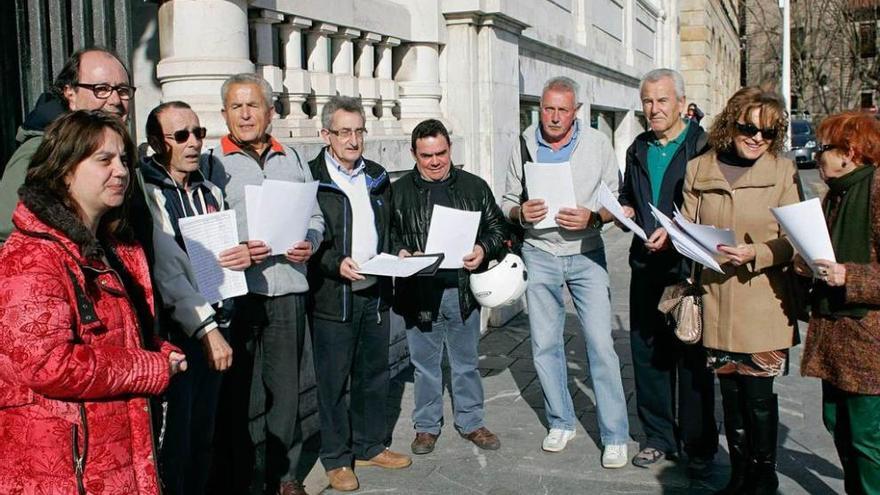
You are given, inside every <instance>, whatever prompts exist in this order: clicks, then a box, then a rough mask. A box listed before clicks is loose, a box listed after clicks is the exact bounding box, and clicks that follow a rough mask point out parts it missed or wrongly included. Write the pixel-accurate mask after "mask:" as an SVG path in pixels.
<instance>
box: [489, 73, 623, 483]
mask: <svg viewBox="0 0 880 495" xmlns="http://www.w3.org/2000/svg"><path fill="white" fill-rule="evenodd" d="M578 92H579V89H578V84H577V83H576V82H575V81H573V80H571V79H569V78H567V77H556V78H553V79H550V80H549V81H547V83H546V84H545V85H544V90H543V91H542V94H541V113H540V125H536V124H535V125H532V126H530V127H529V128H527V129H526V130H525V131H524V132H523V133H522V140H521V141H520V143H519V144H517V145H516V146H514V148H513V152H512V154H511V158H510V164H509V168H508V171H507V181H506V191H507V192H506V193H505V194H504V198H503V200H502V205H501V206H502V209H503V211H504V214H505V216H507V217H508V218H510V219H511V220H512V221H513V222H515V223H518V224H521V225H522V226H523V228H524V229H525V242H524V244H523V248H522V254H523V260H524V261H525V263H526V268H528V271H529V285H528V289H527V290H526V297H527V300H528V305H529V325H530V326H531V334H532V355H533V359H534V363H535V369H536V370H537V372H538V378H539V379H540V380H541V387H542V388H543V390H544V403H545V407H546V411H547V413H546V414H547V422H548V423H549V425H550V432H549V433H548V435H547V437H546V438H545V439H544V442H543V444H542V448H543V449H544V450H545V451H547V452H559V451H561V450H562V449H564V448H565V446H566V444H567V443H568V441H569V440H571V439H572V438H574V436H575V421H576V417H575V411H574V406H573V405H572V400H571V394H570V393H569V391H568V370H567V366H566V360H565V344H564V340H563V330H564V328H565V302H564V299H563V287H564V286H567V287H568V291H569V293H570V294H571V298H572V301H573V302H574V307H575V310H576V311H577V315H578V319H579V320H580V323H581V331H582V332H583V335H584V340H585V341H586V344H587V356H588V357H589V361H590V376H591V378H592V382H593V390H594V392H595V394H596V408H597V410H598V416H599V433H600V436H601V440H602V444H603V447H604V449H603V452H602V466H603V467H606V468H619V467H623V466H625V465H626V463H627V447H626V444H627V441H628V440H629V423H628V420H627V413H626V398H625V397H624V394H623V383H622V381H621V378H620V363H619V360H618V357H617V353H616V352H615V350H614V341H613V340H612V338H611V299H610V294H609V279H608V271H607V269H606V263H605V246H604V244H603V242H602V237H601V235H600V234H601V231H602V226H603V225H604V224H605V223H606V222H608V221H610V220H611V215H610V214H609V213H608V212H606V211H602V212H600V210H599V205H598V203H597V200H596V197H597V192H598V190H599V186H600V184H601V183H602V182H605V183H606V184H607V185H608V187H609V188H611V191H612V192H614V191H617V187H618V174H619V171H618V166H617V159H616V158H615V155H614V150H613V149H612V148H611V143H609V142H608V139H607V138H606V137H605V136H604V135H603V134H601V133H600V132H599V131H597V130H595V129H592V128H590V127H589V126H584V125H581V123H580V122H579V121H578V119H577V111H578V109H579V108H580V103H579V102H578ZM523 141H524V142H523ZM526 151H527V153H528V155H529V156H523V155H524V154H525V152H526ZM525 162H535V163H538V164H554V163H563V162H569V163H570V164H571V175H572V181H573V182H574V184H573V185H574V191H575V196H576V198H575V199H576V201H577V206H576V207H573V208H561V209H560V210H559V213H558V214H557V215H556V216H555V218H554V220H555V223H556V226H555V227H551V228H543V229H537V228H535V224H537V223H538V222H540V221H541V220H542V219H544V218H545V217H546V216H547V213H548V209H547V205H546V203H545V202H544V200H543V198H538V197H530V196H529V195H528V184H527V183H526V180H525V175H524V172H523V164H524V163H525ZM548 166H549V165H548ZM539 308H540V311H539V310H538V309H539Z"/></svg>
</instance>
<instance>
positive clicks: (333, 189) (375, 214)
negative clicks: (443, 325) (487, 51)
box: [309, 96, 412, 491]
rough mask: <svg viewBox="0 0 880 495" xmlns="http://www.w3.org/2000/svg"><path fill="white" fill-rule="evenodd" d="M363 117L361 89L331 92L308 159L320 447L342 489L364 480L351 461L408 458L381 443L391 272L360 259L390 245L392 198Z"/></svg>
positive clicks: (388, 463) (389, 464)
mask: <svg viewBox="0 0 880 495" xmlns="http://www.w3.org/2000/svg"><path fill="white" fill-rule="evenodd" d="M364 120H365V117H364V109H363V107H362V106H361V103H360V101H358V100H357V99H356V98H351V97H347V96H336V97H333V98H331V99H330V101H329V102H328V103H327V104H326V105H325V106H324V109H323V112H322V113H321V124H322V125H323V129H321V136H322V137H323V138H324V142H325V143H327V146H326V147H324V148H323V149H322V150H321V152H320V153H318V156H317V157H315V159H314V160H312V161H311V162H309V167H310V168H311V172H312V176H313V177H315V179H317V180H318V181H319V186H318V204H319V206H320V207H321V212H322V214H323V216H324V222H325V226H324V228H325V231H324V240H323V242H322V243H321V245H320V247H319V248H318V250H317V252H316V253H315V255H314V256H313V257H312V261H311V264H312V266H311V267H310V268H309V286H310V287H311V289H312V304H311V307H312V316H313V320H312V321H313V323H312V328H313V331H314V337H313V340H312V342H313V350H314V358H315V375H316V377H317V385H318V411H319V414H320V417H321V453H320V455H321V463H322V464H323V465H324V469H326V470H327V477H328V478H329V480H330V485H331V486H332V487H333V488H334V489H335V490H339V491H351V490H356V489H357V488H358V486H359V483H358V479H357V476H356V475H355V474H354V471H352V468H353V467H354V466H358V467H360V466H379V467H383V468H386V469H399V468H405V467H408V466H409V465H410V464H411V463H412V460H411V459H410V458H409V456H406V455H403V454H399V453H396V452H393V451H391V450H390V449H388V448H386V447H385V444H384V441H385V438H386V436H387V431H386V426H385V401H386V400H387V397H388V380H389V374H388V340H389V334H390V320H389V317H388V304H389V303H390V302H391V281H390V279H388V278H386V277H380V278H378V279H377V278H376V277H365V276H363V275H361V274H359V273H358V272H357V270H358V266H359V263H363V262H365V261H367V260H369V259H370V258H372V257H373V256H375V255H376V254H378V253H380V252H383V251H386V252H387V251H388V244H389V240H388V225H389V218H390V207H391V182H390V180H389V178H388V174H387V173H386V171H385V169H384V168H382V166H381V165H379V164H378V163H375V162H372V161H370V160H366V159H364V158H363V152H364V136H365V135H366V133H367V130H366V129H365V128H364ZM349 377H350V378H351V386H350V394H351V400H350V405H349V404H347V403H346V401H345V389H346V387H345V385H346V383H347V382H348V381H349Z"/></svg>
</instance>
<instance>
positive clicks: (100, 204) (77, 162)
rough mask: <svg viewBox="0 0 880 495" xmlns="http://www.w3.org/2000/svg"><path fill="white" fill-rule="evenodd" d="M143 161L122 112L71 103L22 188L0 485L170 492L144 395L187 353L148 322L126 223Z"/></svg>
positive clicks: (7, 258)
mask: <svg viewBox="0 0 880 495" xmlns="http://www.w3.org/2000/svg"><path fill="white" fill-rule="evenodd" d="M134 159H135V148H134V145H133V143H132V142H131V139H130V138H129V137H128V133H127V131H126V130H125V128H124V127H123V126H122V124H121V123H119V122H118V121H117V120H116V119H114V118H113V117H109V116H107V115H105V114H103V113H100V112H83V111H78V112H72V113H70V114H67V115H65V116H63V117H61V118H60V119H58V120H57V121H56V122H55V123H53V124H52V125H51V126H50V127H49V128H48V129H47V130H46V134H45V136H44V141H43V143H42V144H41V145H40V147H39V149H38V150H37V152H36V154H35V155H34V157H33V160H32V162H31V168H30V169H29V170H28V175H27V179H26V180H25V183H24V186H22V188H21V189H20V190H19V197H20V199H21V202H20V203H19V204H18V207H17V208H16V210H15V213H14V215H13V223H14V225H15V227H16V230H15V232H14V233H13V234H12V235H11V236H10V237H9V239H8V240H7V242H6V244H5V245H4V246H3V249H2V250H0V493H3V494H22V495H24V494H40V495H44V494H45V495H49V494H58V495H70V494H80V495H83V494H102V495H103V494H107V495H110V494H126V495H131V494H139V495H141V494H158V493H159V491H160V490H159V479H158V477H157V474H156V473H157V471H156V465H155V461H154V459H155V455H154V446H153V435H152V431H151V425H150V411H149V404H148V401H147V398H146V396H147V395H151V394H158V393H161V392H162V391H163V390H164V389H165V388H166V387H167V386H168V381H169V379H170V378H171V376H172V375H174V374H175V373H176V372H178V371H182V370H183V369H185V367H186V362H185V361H184V357H183V355H182V354H180V353H179V352H176V349H175V348H174V347H172V346H169V345H167V344H164V343H159V342H158V341H153V339H152V337H145V336H146V335H148V334H149V332H144V331H142V330H143V329H148V328H151V326H152V325H151V319H152V307H153V295H152V288H151V286H150V281H149V274H148V270H147V262H146V258H145V257H144V254H143V251H142V250H141V248H140V246H139V245H138V244H137V243H136V242H134V241H133V240H130V239H131V237H130V236H129V235H127V232H128V229H127V226H126V225H125V221H124V219H125V218H126V205H127V203H128V197H129V196H130V191H131V188H130V187H129V184H130V182H131V180H133V171H132V169H131V163H132V161H133V160H134ZM148 348H153V349H156V350H155V351H151V350H148Z"/></svg>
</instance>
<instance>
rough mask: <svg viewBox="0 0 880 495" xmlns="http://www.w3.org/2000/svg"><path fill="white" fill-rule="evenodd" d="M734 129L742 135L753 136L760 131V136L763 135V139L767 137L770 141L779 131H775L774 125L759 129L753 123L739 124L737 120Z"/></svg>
mask: <svg viewBox="0 0 880 495" xmlns="http://www.w3.org/2000/svg"><path fill="white" fill-rule="evenodd" d="M736 130H737V131H739V133H740V134H742V135H743V136H747V137H755V136H757V135H758V133H759V132H760V133H761V137H763V138H764V139H769V140H770V141H773V140H774V139H776V136H778V135H779V131H777V130H776V128H774V127H771V128H769V129H761V128H759V127H758V126H756V125H754V124H740V123H739V122H737V123H736Z"/></svg>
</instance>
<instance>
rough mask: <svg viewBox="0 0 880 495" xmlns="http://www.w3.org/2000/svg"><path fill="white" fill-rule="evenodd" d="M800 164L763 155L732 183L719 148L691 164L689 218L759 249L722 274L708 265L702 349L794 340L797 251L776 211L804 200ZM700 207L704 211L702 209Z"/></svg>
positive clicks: (769, 347) (762, 346)
mask: <svg viewBox="0 0 880 495" xmlns="http://www.w3.org/2000/svg"><path fill="white" fill-rule="evenodd" d="M796 180H797V168H796V167H795V166H794V164H793V163H792V161H791V160H789V159H786V158H781V157H774V156H773V155H771V154H769V153H765V154H764V155H763V156H761V158H759V159H758V161H756V162H755V164H754V165H752V167H750V169H749V170H748V171H747V172H746V173H745V174H743V175H742V176H741V177H740V178H739V179H737V180H736V182H735V183H734V184H733V185H731V184H729V183H728V182H727V179H725V178H724V175H722V173H721V169H720V168H719V166H718V159H717V156H716V154H715V152H714V151H711V152H708V153H705V154H703V155H701V156H699V157H697V158H694V159H693V160H691V161H690V162H688V169H687V174H686V175H685V183H684V204H683V207H682V213H683V214H684V216H685V217H687V218H689V219H691V220H694V219H696V218H698V219H699V223H701V224H704V225H714V226H716V227H719V228H729V229H732V230H733V231H734V233H735V234H736V239H737V242H739V243H749V244H753V245H754V246H755V251H756V255H757V256H756V257H755V259H754V260H753V261H751V262H749V263H746V264H745V265H741V266H739V267H735V266H733V265H732V264H730V263H724V264H722V265H721V267H722V268H723V269H724V274H720V273H718V272H716V271H714V270H711V269H708V268H706V269H703V270H702V275H701V280H700V284H701V286H702V287H703V290H704V291H705V293H704V295H703V346H705V347H706V348H709V349H718V350H723V351H730V352H741V353H749V354H753V353H757V352H765V351H773V350H778V349H787V348H789V347H791V346H792V345H794V344H795V343H796V342H797V341H796V334H795V330H794V329H795V322H796V319H795V312H794V301H793V292H792V288H793V279H792V277H793V274H792V273H791V263H790V262H791V260H792V258H793V256H794V250H793V249H792V247H791V245H790V244H789V242H788V240H787V239H786V238H785V234H784V233H783V231H782V229H781V228H780V227H779V224H778V223H776V220H775V219H774V217H773V215H772V214H771V213H770V208H772V207H776V206H783V205H788V204H791V203H797V202H798V201H799V197H798V189H797V182H796ZM698 208H699V212H698V211H697V210H698Z"/></svg>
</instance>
